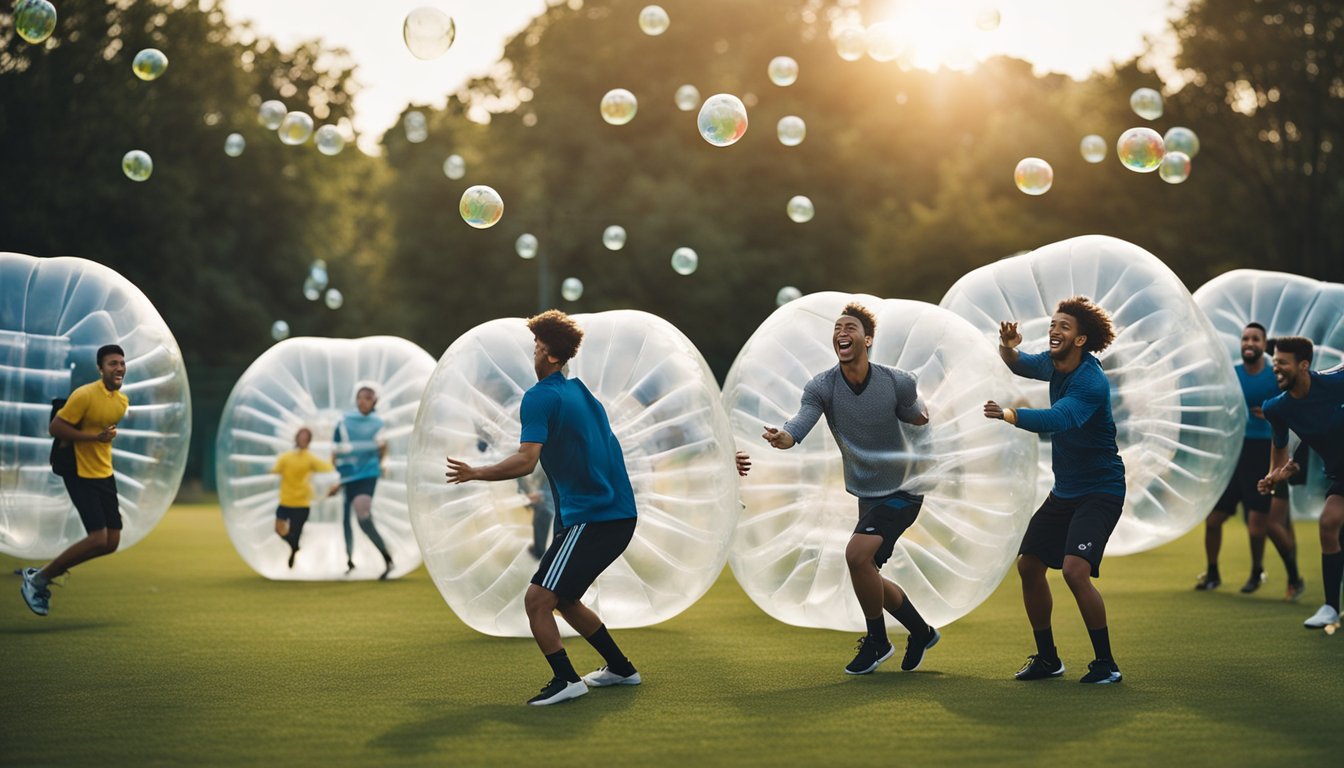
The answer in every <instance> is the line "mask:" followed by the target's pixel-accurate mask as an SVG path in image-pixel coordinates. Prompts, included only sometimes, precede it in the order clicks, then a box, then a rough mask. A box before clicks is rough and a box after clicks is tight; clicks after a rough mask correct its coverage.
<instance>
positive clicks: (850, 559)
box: [845, 539, 876, 572]
mask: <svg viewBox="0 0 1344 768" xmlns="http://www.w3.org/2000/svg"><path fill="white" fill-rule="evenodd" d="M874 554H876V550H875V549H873V548H872V547H868V546H865V545H864V544H861V543H859V542H857V541H855V540H853V539H851V540H850V542H849V545H848V546H846V547H845V564H846V565H848V566H849V570H850V571H851V572H858V571H861V570H863V569H865V568H875V567H876V566H875V565H874V564H873V555H874Z"/></svg>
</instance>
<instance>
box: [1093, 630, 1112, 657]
mask: <svg viewBox="0 0 1344 768" xmlns="http://www.w3.org/2000/svg"><path fill="white" fill-rule="evenodd" d="M1087 636H1088V637H1090V638H1092V651H1093V653H1095V654H1096V656H1097V658H1098V659H1101V660H1103V661H1115V659H1113V658H1111V633H1110V631H1109V630H1107V629H1106V627H1102V628H1101V629H1089V630H1087Z"/></svg>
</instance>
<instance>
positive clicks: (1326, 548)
mask: <svg viewBox="0 0 1344 768" xmlns="http://www.w3.org/2000/svg"><path fill="white" fill-rule="evenodd" d="M1342 526H1344V496H1327V497H1325V509H1323V510H1321V554H1322V555H1333V554H1335V553H1336V552H1338V551H1339V550H1340V546H1339V529H1340V528H1341V527H1342Z"/></svg>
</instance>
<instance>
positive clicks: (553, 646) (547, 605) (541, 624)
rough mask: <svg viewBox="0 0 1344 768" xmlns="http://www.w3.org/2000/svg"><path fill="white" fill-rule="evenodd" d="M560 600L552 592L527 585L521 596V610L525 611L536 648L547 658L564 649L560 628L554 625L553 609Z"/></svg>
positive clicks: (534, 585) (533, 585)
mask: <svg viewBox="0 0 1344 768" xmlns="http://www.w3.org/2000/svg"><path fill="white" fill-rule="evenodd" d="M559 604H560V598H559V596H558V595H556V594H555V593H554V592H552V591H551V590H549V589H546V588H545V587H539V586H537V585H536V584H529V585H528V587H527V593H526V594H524V595H523V608H524V610H526V611H527V622H528V624H529V626H531V628H532V637H533V638H534V639H536V641H537V647H538V648H540V649H541V652H542V653H543V654H546V655H547V656H549V655H551V654H552V653H555V652H556V651H560V650H563V649H564V647H565V646H564V643H562V642H560V627H559V626H557V625H556V623H555V609H556V608H557V607H558V606H559Z"/></svg>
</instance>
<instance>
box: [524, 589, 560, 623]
mask: <svg viewBox="0 0 1344 768" xmlns="http://www.w3.org/2000/svg"><path fill="white" fill-rule="evenodd" d="M557 605H559V600H558V598H557V596H556V594H555V593H554V592H552V591H551V590H549V589H546V588H544V587H539V586H537V585H536V584H532V585H530V586H529V587H528V588H527V592H526V593H525V594H524V595H523V610H525V611H527V615H528V616H536V615H538V614H546V613H550V612H552V611H554V610H555V609H556V606H557Z"/></svg>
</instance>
